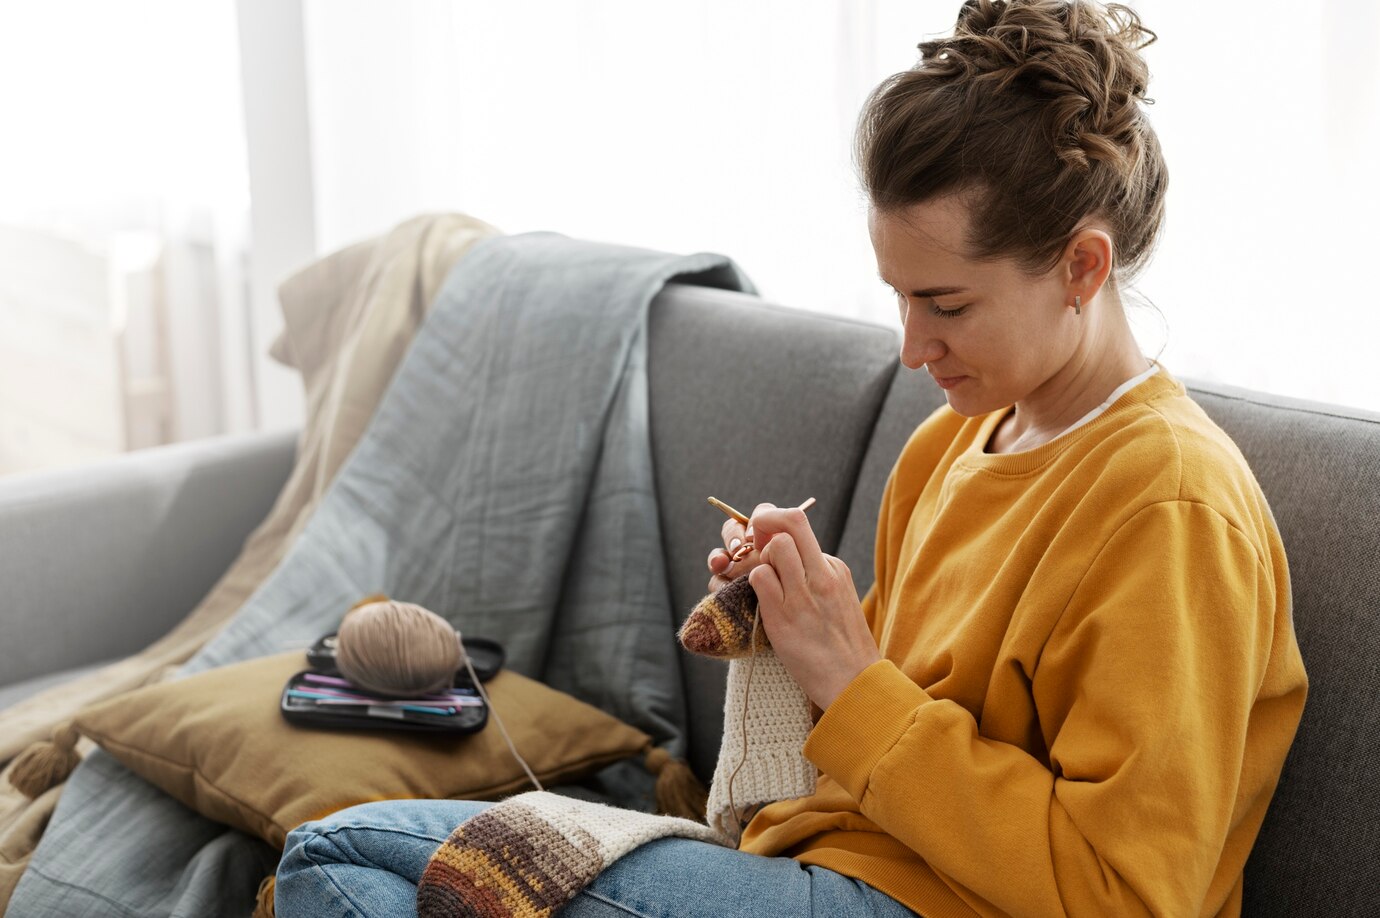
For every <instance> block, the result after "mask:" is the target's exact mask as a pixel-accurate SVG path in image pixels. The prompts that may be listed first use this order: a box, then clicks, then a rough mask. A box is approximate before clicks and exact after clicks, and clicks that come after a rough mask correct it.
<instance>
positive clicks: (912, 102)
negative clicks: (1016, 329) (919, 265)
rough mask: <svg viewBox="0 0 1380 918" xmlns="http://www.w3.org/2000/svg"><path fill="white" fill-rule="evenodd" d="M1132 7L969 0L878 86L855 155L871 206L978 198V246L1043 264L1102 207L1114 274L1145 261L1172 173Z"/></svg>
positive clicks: (1049, 264)
mask: <svg viewBox="0 0 1380 918" xmlns="http://www.w3.org/2000/svg"><path fill="white" fill-rule="evenodd" d="M1155 37H1156V36H1155V33H1153V32H1151V31H1149V30H1148V29H1146V28H1144V27H1143V26H1142V25H1141V23H1140V18H1139V17H1138V16H1137V15H1136V14H1135V12H1134V11H1132V10H1131V9H1129V8H1128V7H1125V6H1122V5H1120V4H1111V5H1110V6H1107V7H1106V8H1105V9H1104V8H1103V7H1102V6H1101V5H1100V4H1096V3H1093V2H1089V0H1071V2H1064V0H966V2H965V3H964V4H963V8H962V10H960V12H959V14H958V23H957V25H956V26H955V27H954V33H953V35H952V36H951V37H946V38H939V39H936V40H934V41H926V42H921V43H920V45H919V48H920V62H919V63H917V64H916V65H915V66H914V67H913V68H911V69H910V70H906V71H903V72H901V73H897V74H894V75H892V76H891V77H888V78H887V79H886V80H884V81H883V82H882V84H881V85H880V86H878V87H877V88H876V89H874V90H873V91H872V94H871V95H870V96H869V97H868V100H867V102H866V104H865V105H864V106H863V110H862V114H861V116H860V118H859V122H858V133H857V148H856V155H857V161H858V166H859V171H860V174H861V178H862V183H863V186H864V187H865V188H866V190H867V194H868V197H869V198H870V199H871V203H872V205H873V206H874V207H876V208H877V209H878V210H881V211H894V210H898V209H900V208H903V207H906V206H909V205H911V204H919V203H923V202H926V201H929V200H932V199H934V198H937V197H940V196H942V195H945V194H950V193H958V194H963V195H965V196H967V197H968V198H969V200H970V203H971V204H972V206H973V210H972V214H973V217H972V225H971V228H970V238H969V240H968V245H969V248H970V254H972V255H973V256H975V257H977V258H979V259H984V260H987V259H995V258H1002V257H1012V258H1015V259H1016V261H1017V262H1018V263H1019V264H1020V265H1021V266H1022V267H1023V268H1024V269H1025V270H1027V271H1028V272H1030V273H1043V272H1044V271H1048V270H1050V269H1052V268H1053V267H1054V265H1055V264H1057V263H1058V260H1059V255H1060V253H1061V252H1062V251H1063V248H1064V246H1065V245H1066V244H1067V242H1068V240H1069V237H1070V236H1071V235H1072V234H1073V232H1074V231H1075V230H1076V229H1077V228H1078V226H1079V225H1080V223H1081V222H1082V221H1084V220H1086V219H1087V218H1088V217H1091V216H1094V215H1096V216H1098V217H1100V218H1102V219H1103V220H1105V221H1106V222H1107V223H1108V224H1109V226H1110V228H1111V235H1112V240H1113V248H1114V253H1115V254H1114V261H1113V268H1114V271H1113V274H1112V279H1113V285H1114V286H1115V283H1116V278H1117V277H1122V278H1123V279H1129V278H1130V277H1132V276H1134V275H1135V274H1136V273H1137V272H1138V271H1139V270H1140V269H1141V268H1143V267H1144V265H1145V263H1146V262H1147V261H1148V260H1149V257H1150V253H1151V250H1152V249H1153V248H1154V242H1155V239H1156V237H1157V235H1158V233H1159V229H1160V224H1161V222H1162V220H1163V217H1164V192H1165V187H1166V185H1167V183H1168V178H1169V177H1168V173H1167V172H1166V169H1165V164H1164V157H1163V155H1162V153H1161V152H1160V145H1159V141H1158V139H1157V138H1156V137H1155V132H1154V131H1153V130H1152V129H1151V127H1150V124H1149V122H1148V120H1147V119H1146V117H1145V114H1144V112H1143V111H1142V110H1141V107H1140V105H1139V104H1138V103H1139V102H1140V101H1141V100H1145V101H1146V102H1147V103H1152V102H1153V100H1150V99H1146V98H1145V90H1146V84H1147V83H1148V82H1149V70H1148V68H1147V67H1146V65H1145V60H1144V58H1142V57H1141V55H1140V53H1139V51H1140V49H1141V48H1143V47H1145V46H1146V45H1149V44H1150V43H1152V42H1153V41H1154V40H1155Z"/></svg>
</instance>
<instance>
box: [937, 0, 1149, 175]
mask: <svg viewBox="0 0 1380 918" xmlns="http://www.w3.org/2000/svg"><path fill="white" fill-rule="evenodd" d="M1156 38H1157V36H1156V35H1155V33H1154V32H1152V31H1150V30H1149V29H1147V28H1145V27H1144V26H1143V25H1142V24H1141V21H1140V17H1139V16H1138V15H1136V12H1135V11H1134V10H1132V9H1131V8H1130V7H1127V6H1122V5H1121V4H1119V3H1113V4H1110V5H1108V6H1106V7H1100V6H1099V5H1098V4H1095V3H1091V2H1087V0H1074V2H1066V0H964V3H963V8H962V9H961V10H960V11H959V14H958V22H957V24H956V25H955V26H954V34H953V35H952V36H951V37H948V38H941V39H936V40H934V41H926V42H921V44H920V45H919V48H920V56H921V60H922V61H923V66H925V67H927V68H930V69H932V70H933V71H935V73H936V75H940V74H944V73H946V72H947V73H948V74H951V75H952V76H954V77H956V78H962V79H970V80H974V81H977V82H978V83H987V84H990V86H991V88H993V89H994V90H997V91H1004V90H1008V89H1017V90H1025V91H1027V92H1030V93H1032V94H1036V95H1039V96H1042V97H1044V98H1045V99H1047V101H1048V108H1047V111H1048V116H1047V117H1048V122H1047V125H1048V129H1049V135H1050V137H1051V138H1053V139H1055V140H1056V150H1055V152H1056V154H1057V155H1058V156H1059V158H1060V159H1062V160H1063V161H1064V162H1066V163H1068V164H1070V165H1073V166H1082V167H1086V166H1087V164H1088V160H1089V159H1100V160H1105V161H1108V162H1111V163H1113V164H1115V165H1117V166H1119V167H1122V168H1129V167H1130V166H1131V165H1132V164H1131V163H1128V162H1126V161H1125V160H1126V158H1127V154H1128V153H1129V152H1130V150H1131V149H1132V148H1134V147H1135V146H1136V144H1135V132H1136V129H1137V122H1138V120H1139V117H1140V112H1139V109H1138V107H1137V103H1138V102H1140V101H1142V100H1144V101H1145V102H1147V104H1153V103H1154V100H1153V99H1147V98H1146V95H1145V91H1146V87H1147V86H1148V84H1149V82H1150V71H1149V68H1148V67H1147V66H1146V64H1145V59H1144V58H1143V57H1142V56H1141V54H1140V50H1141V49H1142V48H1144V47H1146V46H1147V45H1150V44H1152V43H1153V42H1154V41H1155V39H1156Z"/></svg>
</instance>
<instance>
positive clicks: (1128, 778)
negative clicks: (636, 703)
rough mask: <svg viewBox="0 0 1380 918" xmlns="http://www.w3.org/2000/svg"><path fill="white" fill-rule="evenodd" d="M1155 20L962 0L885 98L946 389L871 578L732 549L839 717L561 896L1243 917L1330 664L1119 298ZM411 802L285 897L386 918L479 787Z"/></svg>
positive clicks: (900, 273)
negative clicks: (736, 822) (746, 797)
mask: <svg viewBox="0 0 1380 918" xmlns="http://www.w3.org/2000/svg"><path fill="white" fill-rule="evenodd" d="M1147 39H1149V40H1153V35H1151V34H1150V33H1148V32H1146V31H1145V30H1143V29H1142V28H1141V26H1140V23H1139V20H1138V19H1137V17H1136V16H1135V14H1134V13H1132V12H1131V11H1129V10H1127V9H1125V8H1121V7H1116V6H1113V7H1111V8H1109V9H1108V10H1106V11H1104V10H1102V9H1101V8H1099V7H1097V6H1095V5H1094V4H1092V3H1090V2H1087V0H1075V2H1072V3H1064V2H1057V0H1027V2H1019V0H1011V2H1007V3H1001V2H987V0H968V2H967V3H965V4H964V6H963V10H962V12H961V13H960V17H959V21H958V25H957V26H956V28H955V34H954V36H953V37H950V38H944V39H939V40H935V41H930V42H925V43H923V44H921V45H920V49H921V52H922V59H921V62H920V63H919V64H918V65H917V66H916V67H915V68H914V69H912V70H909V71H906V72H904V73H900V74H897V75H895V76H893V77H892V78H890V79H888V80H887V81H885V82H884V83H883V84H882V85H881V86H879V87H878V88H877V90H875V91H874V93H873V94H872V96H871V98H870V99H869V100H868V102H867V105H866V107H865V109H864V112H863V116H862V119H861V122H860V127H859V134H858V154H859V162H860V166H861V171H862V178H863V182H864V185H865V187H866V189H867V192H868V196H869V200H870V204H871V207H870V212H869V232H870V234H871V238H872V243H873V246H874V248H875V251H876V255H877V264H878V268H879V271H880V274H881V277H882V280H883V281H884V282H885V283H886V284H888V285H889V286H890V287H891V288H893V289H894V290H895V292H896V296H897V303H898V306H899V308H900V313H901V318H902V321H903V326H904V339H903V344H902V348H901V359H902V362H903V363H904V364H905V365H906V366H907V367H909V368H911V369H914V370H919V369H921V368H923V369H925V370H926V371H927V372H929V373H930V375H931V376H933V377H934V379H935V381H936V382H937V383H938V385H939V386H941V387H942V388H943V389H944V392H945V397H946V399H947V402H948V404H947V406H945V407H942V408H941V409H940V410H939V411H937V412H935V413H934V414H933V415H932V416H931V417H930V418H929V419H927V420H926V421H925V422H924V423H923V424H921V425H920V427H919V428H918V429H917V430H916V431H915V432H914V434H913V435H912V436H911V438H910V440H909V442H908V443H907V444H906V446H905V449H904V450H903V451H902V454H901V456H900V458H899V459H898V460H897V462H896V465H895V467H894V468H893V470H892V473H891V476H890V478H889V480H888V483H887V487H886V491H885V494H884V497H883V501H882V507H881V511H880V516H879V522H878V531H877V543H876V544H877V552H876V581H875V585H874V587H873V588H872V589H870V590H869V591H868V593H867V595H866V596H865V597H864V598H863V599H861V600H859V598H858V595H857V592H856V590H855V589H854V587H853V582H852V577H851V574H850V573H849V571H848V568H847V567H846V566H845V565H844V564H843V562H841V561H839V560H838V559H837V558H833V557H830V556H829V555H826V554H824V553H822V552H821V551H820V548H819V545H818V543H817V542H816V540H815V537H814V535H813V533H812V532H811V530H810V527H809V524H808V522H807V520H806V517H805V515H804V513H802V512H800V511H799V510H794V509H778V508H775V507H772V506H769V505H762V506H760V507H758V508H757V510H756V511H755V512H754V513H753V515H752V520H751V522H750V524H749V525H750V527H751V528H752V529H753V531H754V541H755V544H756V545H757V547H758V550H757V552H755V553H754V554H752V555H749V556H748V557H747V558H746V559H744V560H743V561H740V562H738V563H737V564H733V563H731V562H730V559H729V555H728V550H731V549H732V548H733V547H736V542H735V540H738V539H741V538H743V536H744V531H743V528H742V527H741V526H739V525H738V524H737V523H734V522H732V521H730V522H729V523H728V524H726V525H725V527H724V531H723V537H724V542H725V546H726V548H725V549H716V550H715V551H713V552H711V553H710V556H709V559H708V565H709V568H710V571H711V573H712V575H713V576H712V577H711V580H710V588H711V589H716V588H718V587H720V586H722V585H724V584H725V583H726V582H728V581H729V580H731V579H733V578H735V577H738V576H740V575H742V574H743V573H744V572H750V582H751V583H752V585H753V587H754V589H755V590H756V592H757V595H758V597H759V600H760V608H761V616H762V623H763V626H764V628H765V630H766V633H767V635H768V637H769V638H770V640H771V643H772V645H773V646H774V647H775V649H776V652H777V655H778V656H779V657H780V659H781V660H782V662H783V663H784V664H785V666H786V667H787V669H788V670H789V671H790V672H791V674H792V675H793V676H794V677H795V678H796V680H797V681H798V682H799V683H800V685H801V686H802V688H804V690H805V692H806V694H808V695H809V697H810V698H811V700H812V701H813V702H814V704H815V705H816V706H817V707H818V708H819V709H820V711H821V712H822V713H821V714H820V716H819V717H818V719H817V723H816V725H815V728H814V730H813V732H812V733H811V735H810V738H809V741H808V743H807V744H806V747H805V753H806V755H807V757H808V758H809V759H810V760H811V761H812V762H813V763H814V764H815V765H816V766H818V768H819V769H820V772H821V776H820V779H819V784H818V788H817V790H816V792H815V793H814V794H813V795H812V796H809V797H804V798H800V799H796V800H788V801H782V802H778V803H774V804H770V805H768V806H766V807H764V808H762V809H761V810H760V811H759V812H757V813H756V814H755V816H754V817H753V819H752V821H751V822H750V823H749V824H748V826H747V827H746V829H745V831H744V834H743V839H742V843H741V847H740V850H739V851H730V850H727V849H721V848H716V847H714V846H712V845H707V844H703V843H699V842H693V841H688V840H662V841H658V842H653V843H651V844H648V845H644V846H643V847H641V848H638V849H636V850H635V851H633V853H631V854H629V855H627V856H626V857H624V858H622V859H621V860H619V861H617V862H616V863H615V864H614V865H613V866H612V867H611V868H609V869H608V870H606V871H605V872H604V873H603V874H601V875H600V876H599V877H598V878H597V879H596V880H595V881H594V882H593V883H592V884H591V885H590V886H589V887H588V888H587V889H586V891H585V892H584V893H582V894H581V895H580V896H579V897H577V898H576V899H575V900H574V901H573V902H572V903H571V904H570V905H569V906H568V907H567V908H566V909H565V910H564V912H563V914H566V915H573V916H581V915H625V914H638V915H729V914H735V915H736V914H742V915H801V914H815V915H851V914H859V915H863V914H877V915H884V916H891V915H910V914H913V913H918V914H921V915H926V916H931V918H934V916H940V915H968V914H974V913H976V914H982V915H998V914H1032V915H1053V914H1063V913H1068V914H1075V915H1110V914H1116V915H1132V914H1157V915H1202V914H1207V915H1217V914H1237V913H1239V911H1240V907H1241V892H1242V886H1241V884H1242V870H1243V867H1244V864H1245V861H1246V857H1247V854H1248V853H1249V851H1250V848H1251V845H1252V843H1253V842H1254V840H1255V836H1256V834H1257V832H1258V831H1259V828H1260V824H1261V821H1262V820H1263V818H1264V814H1265V809H1266V806H1267V805H1268V803H1269V800H1270V797H1271V795H1272V793H1273V791H1274V787H1275V784H1276V782H1277V780H1278V777H1279V773H1280V770H1281V768H1282V767H1283V762H1284V757H1285V753H1286V752H1287V750H1288V747H1289V745H1290V743H1291V741H1292V739H1293V735H1294V731H1295V729H1296V727H1297V725H1298V721H1299V717H1300V714H1301V711H1302V706H1303V701H1304V696H1305V693H1306V688H1307V680H1306V677H1305V674H1304V670H1303V664H1302V660H1301V658H1300V656H1299V652H1298V647H1297V643H1296V641H1295V639H1294V634H1293V628H1292V620H1291V615H1290V594H1289V580H1288V570H1287V567H1286V563H1285V557H1284V550H1283V546H1282V544H1281V542H1280V538H1279V534H1278V532H1277V530H1276V528H1275V525H1274V522H1273V519H1272V517H1271V515H1270V511H1269V508H1268V506H1267V505H1266V502H1265V500H1264V498H1263V496H1262V495H1261V493H1260V490H1259V487H1258V486H1257V484H1256V482H1255V479H1254V478H1253V477H1252V475H1251V473H1250V470H1249V469H1248V468H1247V465H1246V463H1245V461H1244V459H1243V458H1242V457H1241V455H1240V453H1239V452H1238V451H1237V450H1236V448H1235V447H1234V445H1233V444H1232V443H1231V441H1230V440H1229V439H1228V438H1227V436H1226V435H1225V434H1224V433H1223V432H1222V431H1221V430H1220V429H1218V428H1217V427H1216V426H1215V425H1214V424H1213V423H1212V422H1211V421H1210V420H1208V418H1207V417H1206V416H1205V415H1204V414H1203V413H1202V411H1201V410H1200V409H1199V408H1198V407H1197V406H1196V405H1195V404H1194V403H1193V402H1192V401H1191V400H1189V398H1188V397H1187V395H1186V394H1185V392H1184V389H1183V387H1182V386H1181V385H1180V384H1179V383H1178V382H1177V381H1176V380H1174V379H1173V378H1172V377H1171V376H1170V375H1169V373H1168V372H1167V371H1166V370H1165V369H1164V368H1162V367H1160V366H1158V365H1157V364H1155V363H1153V362H1152V361H1150V360H1147V359H1146V358H1145V357H1143V356H1142V355H1141V353H1140V350H1139V348H1138V347H1137V345H1136V343H1135V340H1134V338H1133V337H1132V334H1131V331H1130V328H1129V326H1128V324H1127V321H1126V317H1125V314H1124V312H1123V308H1122V304H1121V299H1120V291H1121V289H1123V287H1124V285H1125V284H1126V283H1127V282H1128V281H1129V279H1130V278H1131V277H1132V276H1133V275H1134V274H1135V273H1136V271H1137V270H1139V269H1140V268H1141V267H1142V266H1143V265H1144V264H1145V262H1146V261H1147V259H1148V258H1149V255H1150V251H1151V248H1152V244H1153V241H1154V239H1155V237H1156V234H1157V233H1158V230H1159V226H1160V222H1161V217H1162V213H1163V198H1164V190H1165V183H1166V171H1165V166H1164V162H1163V159H1162V157H1161V154H1160V150H1159V146H1158V143H1157V141H1156V139H1155V135H1154V133H1153V132H1152V130H1151V129H1150V126H1149V124H1148V122H1147V121H1146V119H1145V117H1144V115H1143V113H1142V112H1141V109H1140V102H1141V100H1142V99H1143V98H1144V94H1145V89H1146V83H1147V70H1146V67H1145V63H1144V61H1143V60H1142V58H1141V57H1140V55H1139V53H1138V49H1139V48H1140V47H1142V46H1143V45H1144V44H1145V43H1147ZM388 806H389V807H393V808H394V809H393V810H392V811H391V815H390V817H389V819H388V823H389V825H388V826H378V825H369V824H368V819H367V818H366V817H367V816H368V815H369V808H360V809H357V810H351V811H348V812H347V813H345V814H340V816H338V817H337V820H336V821H335V823H334V826H333V827H332V826H331V825H330V824H326V825H327V827H326V828H324V829H323V828H322V825H323V824H317V828H316V832H315V833H314V834H313V833H305V834H303V833H300V832H299V833H294V839H295V841H294V842H291V843H290V850H289V852H288V854H287V856H286V857H285V859H284V865H283V868H281V869H280V876H279V893H278V897H279V905H280V908H283V911H282V914H285V915H289V914H294V912H292V911H290V907H291V906H290V904H292V903H311V902H313V901H314V902H316V903H317V909H316V910H315V911H313V910H312V906H311V905H308V904H303V905H302V906H301V908H302V913H303V914H307V913H312V914H316V913H321V914H324V913H325V911H323V910H322V909H326V908H327V906H326V904H325V903H326V902H327V901H328V900H329V901H332V902H334V903H335V905H336V906H338V908H337V910H336V911H333V912H331V913H333V914H334V913H342V914H353V913H356V912H362V913H364V914H385V913H391V912H388V911H386V910H387V909H389V908H390V907H392V906H391V905H390V903H396V902H406V901H408V897H409V896H410V895H411V894H412V885H411V884H413V883H415V882H416V880H417V878H418V876H420V873H421V870H422V868H423V867H425V864H426V860H427V858H428V857H429V855H430V853H431V851H432V850H433V849H434V847H435V841H434V840H432V839H434V838H435V837H436V833H439V837H440V838H444V837H445V835H446V834H448V833H449V831H450V829H451V828H453V827H454V826H455V825H456V824H458V823H459V822H462V821H463V820H464V819H465V818H466V817H467V816H468V815H470V814H472V813H473V812H475V811H476V809H477V808H478V807H479V806H481V805H477V804H465V803H455V802H427V803H416V804H388ZM399 808H401V809H399ZM361 820H363V821H361ZM401 826H406V827H407V828H406V829H402V828H399V827H401ZM408 837H417V838H421V839H423V841H420V842H417V843H414V844H413V846H412V848H410V849H409V848H407V845H408V841H407V839H408ZM375 865H380V866H386V867H387V869H388V870H390V871H392V873H391V874H387V875H386V879H380V878H379V875H380V874H382V873H383V871H380V870H377V869H374V867H375ZM351 884H354V885H351ZM352 908H353V909H354V911H351V909H352Z"/></svg>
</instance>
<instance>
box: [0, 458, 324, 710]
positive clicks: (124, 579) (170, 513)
mask: <svg viewBox="0 0 1380 918" xmlns="http://www.w3.org/2000/svg"><path fill="white" fill-rule="evenodd" d="M296 444H297V433H296V432H295V431H281V432H274V433H266V434H265V433H255V434H249V435H232V436H223V437H214V438H210V439H206V440H198V441H194V442H190V443H180V444H174V445H171V446H163V447H157V448H153V449H146V450H140V451H138V452H133V453H127V454H123V455H121V456H117V457H114V458H111V459H105V460H100V461H98V462H93V463H89V464H84V465H80V466H75V467H71V468H63V469H54V470H51V471H49V470H45V471H39V472H28V473H21V474H16V475H11V476H8V477H4V478H0V685H8V684H11V683H15V682H20V681H23V680H25V679H30V678H33V677H36V676H42V675H45V674H47V673H51V672H55V671H59V670H64V669H70V668H73V667H78V666H83V665H86V664H89V663H94V662H97V661H102V660H111V659H116V658H118V657H122V656H126V655H128V654H130V653H133V652H136V651H138V650H140V649H142V648H144V647H146V646H147V645H148V644H150V643H151V642H152V641H154V640H156V639H157V638H159V637H161V636H162V635H164V634H166V633H167V632H168V630H169V629H171V628H172V627H173V626H174V625H175V624H177V623H178V622H179V621H181V620H182V619H183V618H184V617H185V616H186V615H187V613H189V612H191V611H192V609H193V608H195V607H196V605H197V603H198V602H199V601H200V600H201V599H202V597H203V596H205V595H206V593H207V592H208V591H209V590H210V588H211V587H212V586H213V585H214V584H215V582H216V580H217V579H218V578H219V577H220V575H221V574H222V573H223V572H224V571H225V570H226V568H228V567H229V566H230V563H231V562H232V561H233V560H234V559H235V557H236V556H237V555H238V554H239V551H240V549H241V547H242V546H243V544H244V540H245V539H246V538H247V537H248V535H249V534H250V533H251V532H252V531H253V530H254V528H255V527H256V526H257V525H258V524H259V523H260V522H261V521H262V520H263V519H264V517H265V516H266V515H267V514H268V511H269V509H270V508H271V507H272V505H273V502H274V500H275V499H276V498H277V495H278V492H279V491H280V490H281V489H282V486H283V483H284V482H285V481H286V480H287V477H288V475H289V473H290V472H291V469H292V463H293V459H294V455H295V451H296Z"/></svg>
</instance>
